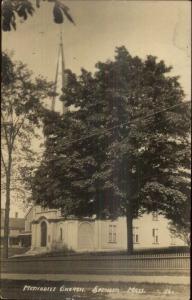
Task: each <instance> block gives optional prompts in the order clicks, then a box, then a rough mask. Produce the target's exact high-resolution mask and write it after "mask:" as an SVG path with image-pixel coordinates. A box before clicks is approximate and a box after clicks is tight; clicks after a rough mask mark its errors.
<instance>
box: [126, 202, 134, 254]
mask: <svg viewBox="0 0 192 300" xmlns="http://www.w3.org/2000/svg"><path fill="white" fill-rule="evenodd" d="M126 219H127V253H128V254H132V253H133V215H132V212H131V209H129V207H128V208H127V213H126Z"/></svg>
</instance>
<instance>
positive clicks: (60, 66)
mask: <svg viewBox="0 0 192 300" xmlns="http://www.w3.org/2000/svg"><path fill="white" fill-rule="evenodd" d="M65 84H66V80H65V59H64V49H63V37H62V28H61V30H60V43H59V50H58V58H57V66H56V74H55V84H54V95H53V98H52V111H55V106H58V105H57V104H58V102H57V103H56V101H60V99H59V97H60V96H61V94H62V89H63V88H64V87H65ZM61 104H62V113H63V114H64V113H65V112H66V107H65V104H64V102H62V103H61V101H60V105H59V106H60V109H59V110H60V112H61Z"/></svg>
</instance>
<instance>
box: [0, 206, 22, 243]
mask: <svg viewBox="0 0 192 300" xmlns="http://www.w3.org/2000/svg"><path fill="white" fill-rule="evenodd" d="M4 221H5V209H1V245H2V244H3V239H4ZM24 230H25V219H24V218H19V217H18V213H17V212H16V213H15V218H10V219H9V240H8V243H9V246H10V247H22V241H21V239H20V234H21V233H22V232H24Z"/></svg>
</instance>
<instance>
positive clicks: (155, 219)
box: [152, 211, 158, 221]
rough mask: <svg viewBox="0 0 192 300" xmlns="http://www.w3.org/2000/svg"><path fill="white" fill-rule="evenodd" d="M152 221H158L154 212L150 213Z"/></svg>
mask: <svg viewBox="0 0 192 300" xmlns="http://www.w3.org/2000/svg"><path fill="white" fill-rule="evenodd" d="M152 220H153V221H158V213H157V212H156V211H154V212H153V213H152Z"/></svg>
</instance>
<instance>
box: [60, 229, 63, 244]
mask: <svg viewBox="0 0 192 300" xmlns="http://www.w3.org/2000/svg"><path fill="white" fill-rule="evenodd" d="M62 240H63V229H62V228H60V241H62Z"/></svg>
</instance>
